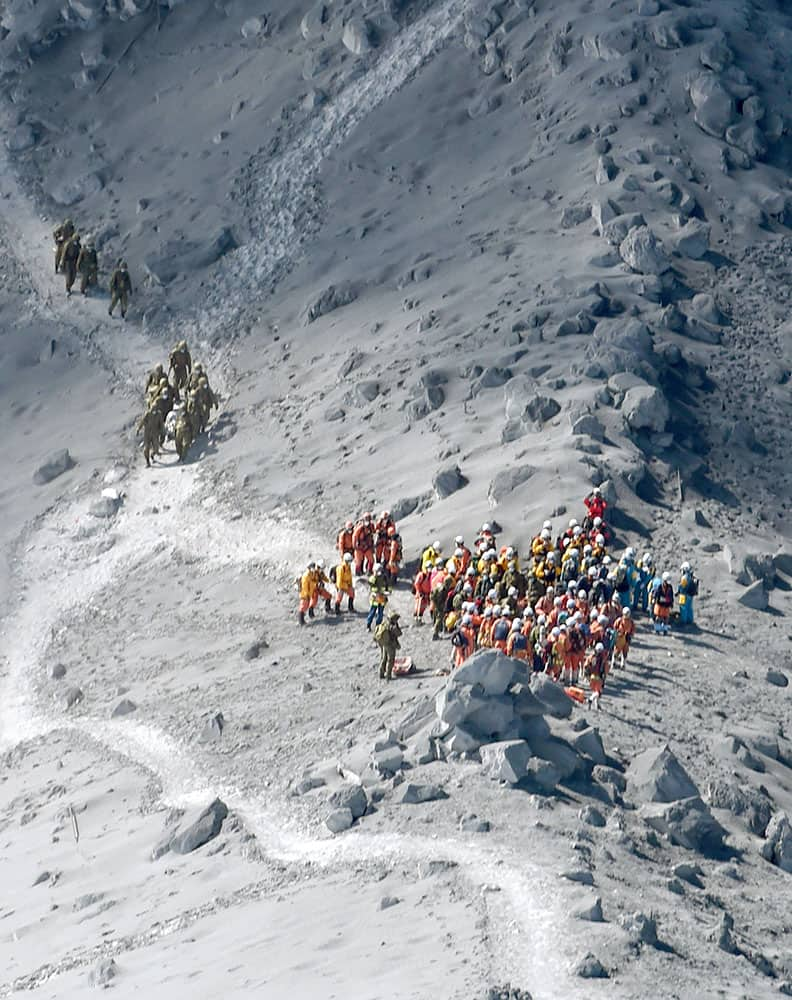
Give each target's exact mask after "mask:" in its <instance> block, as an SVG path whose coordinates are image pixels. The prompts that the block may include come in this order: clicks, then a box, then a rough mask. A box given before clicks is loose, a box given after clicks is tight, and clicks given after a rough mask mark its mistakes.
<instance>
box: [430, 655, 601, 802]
mask: <svg viewBox="0 0 792 1000" xmlns="http://www.w3.org/2000/svg"><path fill="white" fill-rule="evenodd" d="M435 712H436V718H434V719H432V720H431V721H430V723H428V724H427V725H426V726H425V727H424V729H422V730H421V731H420V732H419V733H418V734H417V737H416V739H415V741H414V742H415V743H416V744H417V743H423V742H425V741H427V740H432V741H434V744H435V747H436V749H437V753H438V755H442V756H451V755H455V754H456V755H461V754H466V755H471V754H478V756H479V757H480V759H481V762H482V765H483V767H484V769H485V771H486V772H487V774H489V775H490V777H492V778H493V779H495V780H498V781H504V782H506V783H507V784H510V785H518V784H520V783H522V782H527V783H528V784H531V785H534V786H536V787H538V788H539V789H540V790H542V791H544V792H549V791H552V789H553V788H555V786H556V785H557V784H558V783H559V782H562V781H567V780H569V779H571V778H573V777H575V776H585V775H587V774H589V773H590V771H591V768H592V767H593V766H594V765H595V764H604V763H605V761H606V756H605V751H604V749H603V746H602V741H601V739H600V737H599V733H598V732H597V730H596V729H591V728H589V727H585V728H584V729H582V730H577V731H576V730H574V729H573V728H572V727H571V726H566V727H565V726H564V725H563V722H564V720H568V719H569V717H570V716H571V714H572V702H571V701H570V699H569V698H568V697H567V696H566V694H565V693H564V691H563V689H562V688H561V687H559V685H558V684H555V683H554V682H553V681H552V680H551V679H550V678H549V677H547V676H546V675H545V674H532V673H531V672H530V671H528V670H527V669H526V667H525V664H523V663H522V662H520V661H519V660H514V659H511V658H510V657H508V656H505V655H504V654H503V653H501V652H500V651H499V650H490V649H485V650H480V651H479V652H478V653H476V654H474V655H473V656H471V657H470V659H469V660H467V661H466V662H465V663H464V664H463V665H462V666H461V667H460V668H459V669H458V670H455V671H454V672H453V673H452V674H451V675H450V676H449V678H448V680H447V682H446V683H445V685H444V686H443V687H442V688H441V690H440V691H439V692H438V693H437V696H436V699H435ZM548 719H550V720H553V724H552V726H551V723H550V722H548Z"/></svg>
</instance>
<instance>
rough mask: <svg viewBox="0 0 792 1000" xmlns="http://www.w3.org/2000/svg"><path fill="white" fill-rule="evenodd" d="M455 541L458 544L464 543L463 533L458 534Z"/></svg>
mask: <svg viewBox="0 0 792 1000" xmlns="http://www.w3.org/2000/svg"><path fill="white" fill-rule="evenodd" d="M454 542H455V544H456V545H464V544H465V539H464V538H463V537H462V535H457V536H456V538H455V539H454Z"/></svg>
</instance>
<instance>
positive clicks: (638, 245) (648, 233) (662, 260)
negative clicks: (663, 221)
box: [619, 226, 671, 274]
mask: <svg viewBox="0 0 792 1000" xmlns="http://www.w3.org/2000/svg"><path fill="white" fill-rule="evenodd" d="M619 254H620V256H621V259H622V260H623V261H624V263H625V264H626V265H627V266H628V267H629V268H631V269H632V270H633V271H637V272H638V273H639V274H663V273H665V272H666V271H667V270H668V269H669V268H670V266H671V262H670V261H669V259H668V257H667V256H666V253H665V251H664V250H663V247H662V245H661V243H660V242H659V240H658V239H657V237H656V236H655V234H654V233H653V232H652V230H651V229H649V227H648V226H638V227H636V228H635V229H631V230H630V232H629V233H627V235H626V236H625V237H624V239H623V240H622V242H621V243H620V245H619Z"/></svg>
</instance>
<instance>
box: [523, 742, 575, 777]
mask: <svg viewBox="0 0 792 1000" xmlns="http://www.w3.org/2000/svg"><path fill="white" fill-rule="evenodd" d="M531 748H532V749H533V751H534V753H535V754H536V756H537V757H541V758H542V760H547V761H549V762H550V763H551V764H553V765H555V767H556V769H557V771H558V774H559V775H560V779H559V780H561V781H566V780H567V779H568V778H572V777H573V776H574V775H576V774H578V773H579V772H581V771H584V770H585V768H586V765H585V762H584V761H583V758H582V757H580V756H579V754H578V753H577V752H576V751H575V750H573V748H572V747H571V746H570V745H569V743H567V742H566V741H565V740H561V739H558V738H557V737H554V736H550V737H548V738H547V739H544V740H540V739H533V740H531Z"/></svg>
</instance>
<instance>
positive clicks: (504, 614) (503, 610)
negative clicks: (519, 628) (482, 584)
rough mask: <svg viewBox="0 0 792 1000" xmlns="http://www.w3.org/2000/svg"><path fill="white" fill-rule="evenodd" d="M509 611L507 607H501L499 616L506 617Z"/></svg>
mask: <svg viewBox="0 0 792 1000" xmlns="http://www.w3.org/2000/svg"><path fill="white" fill-rule="evenodd" d="M510 614H511V611H510V610H509V609H508V608H501V618H508V617H509V615H510Z"/></svg>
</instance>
